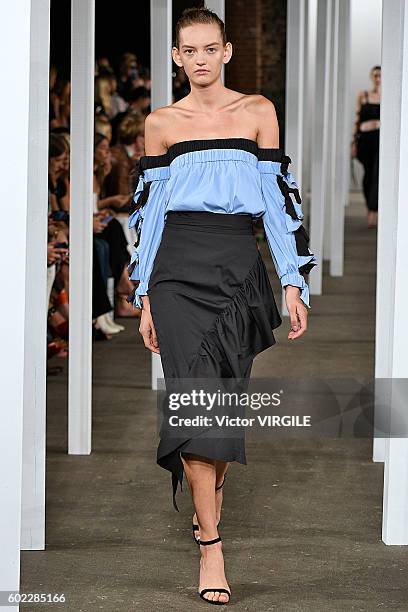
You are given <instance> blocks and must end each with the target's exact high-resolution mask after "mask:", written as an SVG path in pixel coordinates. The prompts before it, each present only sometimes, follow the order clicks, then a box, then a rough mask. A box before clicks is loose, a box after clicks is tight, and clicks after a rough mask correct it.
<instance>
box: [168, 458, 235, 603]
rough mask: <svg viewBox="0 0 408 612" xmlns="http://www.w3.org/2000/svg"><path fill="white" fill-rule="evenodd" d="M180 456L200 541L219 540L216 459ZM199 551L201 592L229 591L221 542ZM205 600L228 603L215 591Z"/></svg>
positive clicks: (206, 595)
mask: <svg viewBox="0 0 408 612" xmlns="http://www.w3.org/2000/svg"><path fill="white" fill-rule="evenodd" d="M180 456H181V460H182V462H183V467H184V472H185V475H186V478H187V481H188V484H189V487H190V490H191V495H192V498H193V503H194V507H195V510H196V514H197V519H198V523H199V525H200V538H201V539H202V540H213V539H215V538H217V537H218V530H217V517H216V505H215V497H216V493H215V487H216V486H217V483H216V480H217V471H216V462H215V460H213V459H207V458H206V457H201V456H198V455H193V454H190V453H180ZM221 482H222V480H221ZM200 552H201V559H200V585H199V590H200V591H201V590H202V589H205V588H211V587H212V586H214V587H223V588H226V589H229V585H228V583H227V580H226V578H225V569H224V556H223V554H222V542H217V543H216V544H213V545H211V546H201V547H200ZM204 597H205V598H206V599H211V600H213V601H220V602H225V603H227V602H228V600H229V597H228V595H227V594H226V593H217V592H213V591H211V592H208V593H206V594H205V595H204Z"/></svg>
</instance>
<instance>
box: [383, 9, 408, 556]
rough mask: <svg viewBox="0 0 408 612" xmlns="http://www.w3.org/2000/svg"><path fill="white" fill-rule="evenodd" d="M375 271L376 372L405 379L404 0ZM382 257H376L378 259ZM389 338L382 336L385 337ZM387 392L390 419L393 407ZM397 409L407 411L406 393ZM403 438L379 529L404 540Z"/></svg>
mask: <svg viewBox="0 0 408 612" xmlns="http://www.w3.org/2000/svg"><path fill="white" fill-rule="evenodd" d="M382 44H383V56H382V89H381V90H382V99H381V142H380V184H379V196H380V197H379V214H378V217H379V227H378V232H379V245H378V246H379V249H378V272H377V308H378V309H379V310H378V311H377V338H376V340H377V342H378V347H377V349H376V352H377V355H376V356H377V359H379V351H380V350H381V346H382V349H383V350H384V352H385V355H384V358H383V359H382V360H379V361H377V363H376V374H377V373H379V374H380V376H381V377H386V376H388V375H389V376H390V377H391V378H392V379H399V378H404V379H407V378H408V349H407V347H408V330H407V327H406V325H405V324H404V321H405V318H406V305H407V303H408V285H407V272H406V227H407V224H408V208H407V193H408V173H407V171H406V169H407V167H408V0H384V5H383V41H382ZM381 257H382V258H383V260H382V261H380V258H381ZM388 335H389V336H390V338H389V339H388V340H385V339H384V337H385V336H388ZM395 395H396V394H394V392H393V393H392V403H391V418H393V415H394V411H395V410H396V408H397V406H398V401H397V400H396V399H395ZM402 409H403V410H404V412H405V413H406V410H407V405H406V397H405V398H404V401H403V407H402ZM407 515H408V439H407V438H406V437H405V438H389V439H387V440H386V443H385V469H384V499H383V532H382V539H383V541H384V542H385V543H386V544H399V545H400V544H405V545H406V544H408V521H407Z"/></svg>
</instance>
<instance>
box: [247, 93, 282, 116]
mask: <svg viewBox="0 0 408 612" xmlns="http://www.w3.org/2000/svg"><path fill="white" fill-rule="evenodd" d="M247 109H248V111H250V112H252V113H255V114H256V115H258V116H259V117H262V118H263V119H268V118H269V119H274V118H276V109H275V105H274V103H273V102H272V101H271V100H269V99H268V98H266V97H265V96H263V95H262V94H250V95H248V96H247Z"/></svg>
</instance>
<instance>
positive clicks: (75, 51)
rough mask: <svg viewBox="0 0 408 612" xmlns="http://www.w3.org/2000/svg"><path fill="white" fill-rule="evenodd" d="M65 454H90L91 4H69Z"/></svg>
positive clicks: (91, 0)
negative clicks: (69, 86) (69, 108)
mask: <svg viewBox="0 0 408 612" xmlns="http://www.w3.org/2000/svg"><path fill="white" fill-rule="evenodd" d="M71 18H72V22H71V203H70V266H69V269H70V273H69V287H70V294H69V385H68V452H69V453H70V454H73V455H75V454H79V455H86V454H89V453H90V452H91V433H92V244H93V243H92V218H93V206H92V202H93V140H94V72H95V65H94V61H95V60H94V55H95V0H72V12H71Z"/></svg>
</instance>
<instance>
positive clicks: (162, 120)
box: [144, 106, 171, 155]
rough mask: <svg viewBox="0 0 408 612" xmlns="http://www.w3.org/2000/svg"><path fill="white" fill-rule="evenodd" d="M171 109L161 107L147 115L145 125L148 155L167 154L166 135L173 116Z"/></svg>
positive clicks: (146, 151)
mask: <svg viewBox="0 0 408 612" xmlns="http://www.w3.org/2000/svg"><path fill="white" fill-rule="evenodd" d="M169 109H170V107H169V106H161V107H159V108H156V109H155V110H154V111H152V112H151V113H149V114H148V115H147V117H146V119H145V123H144V132H145V134H144V136H145V153H146V155H163V154H164V153H166V151H167V147H166V133H167V127H168V125H169V123H170V118H169V117H170V115H171V112H169Z"/></svg>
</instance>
